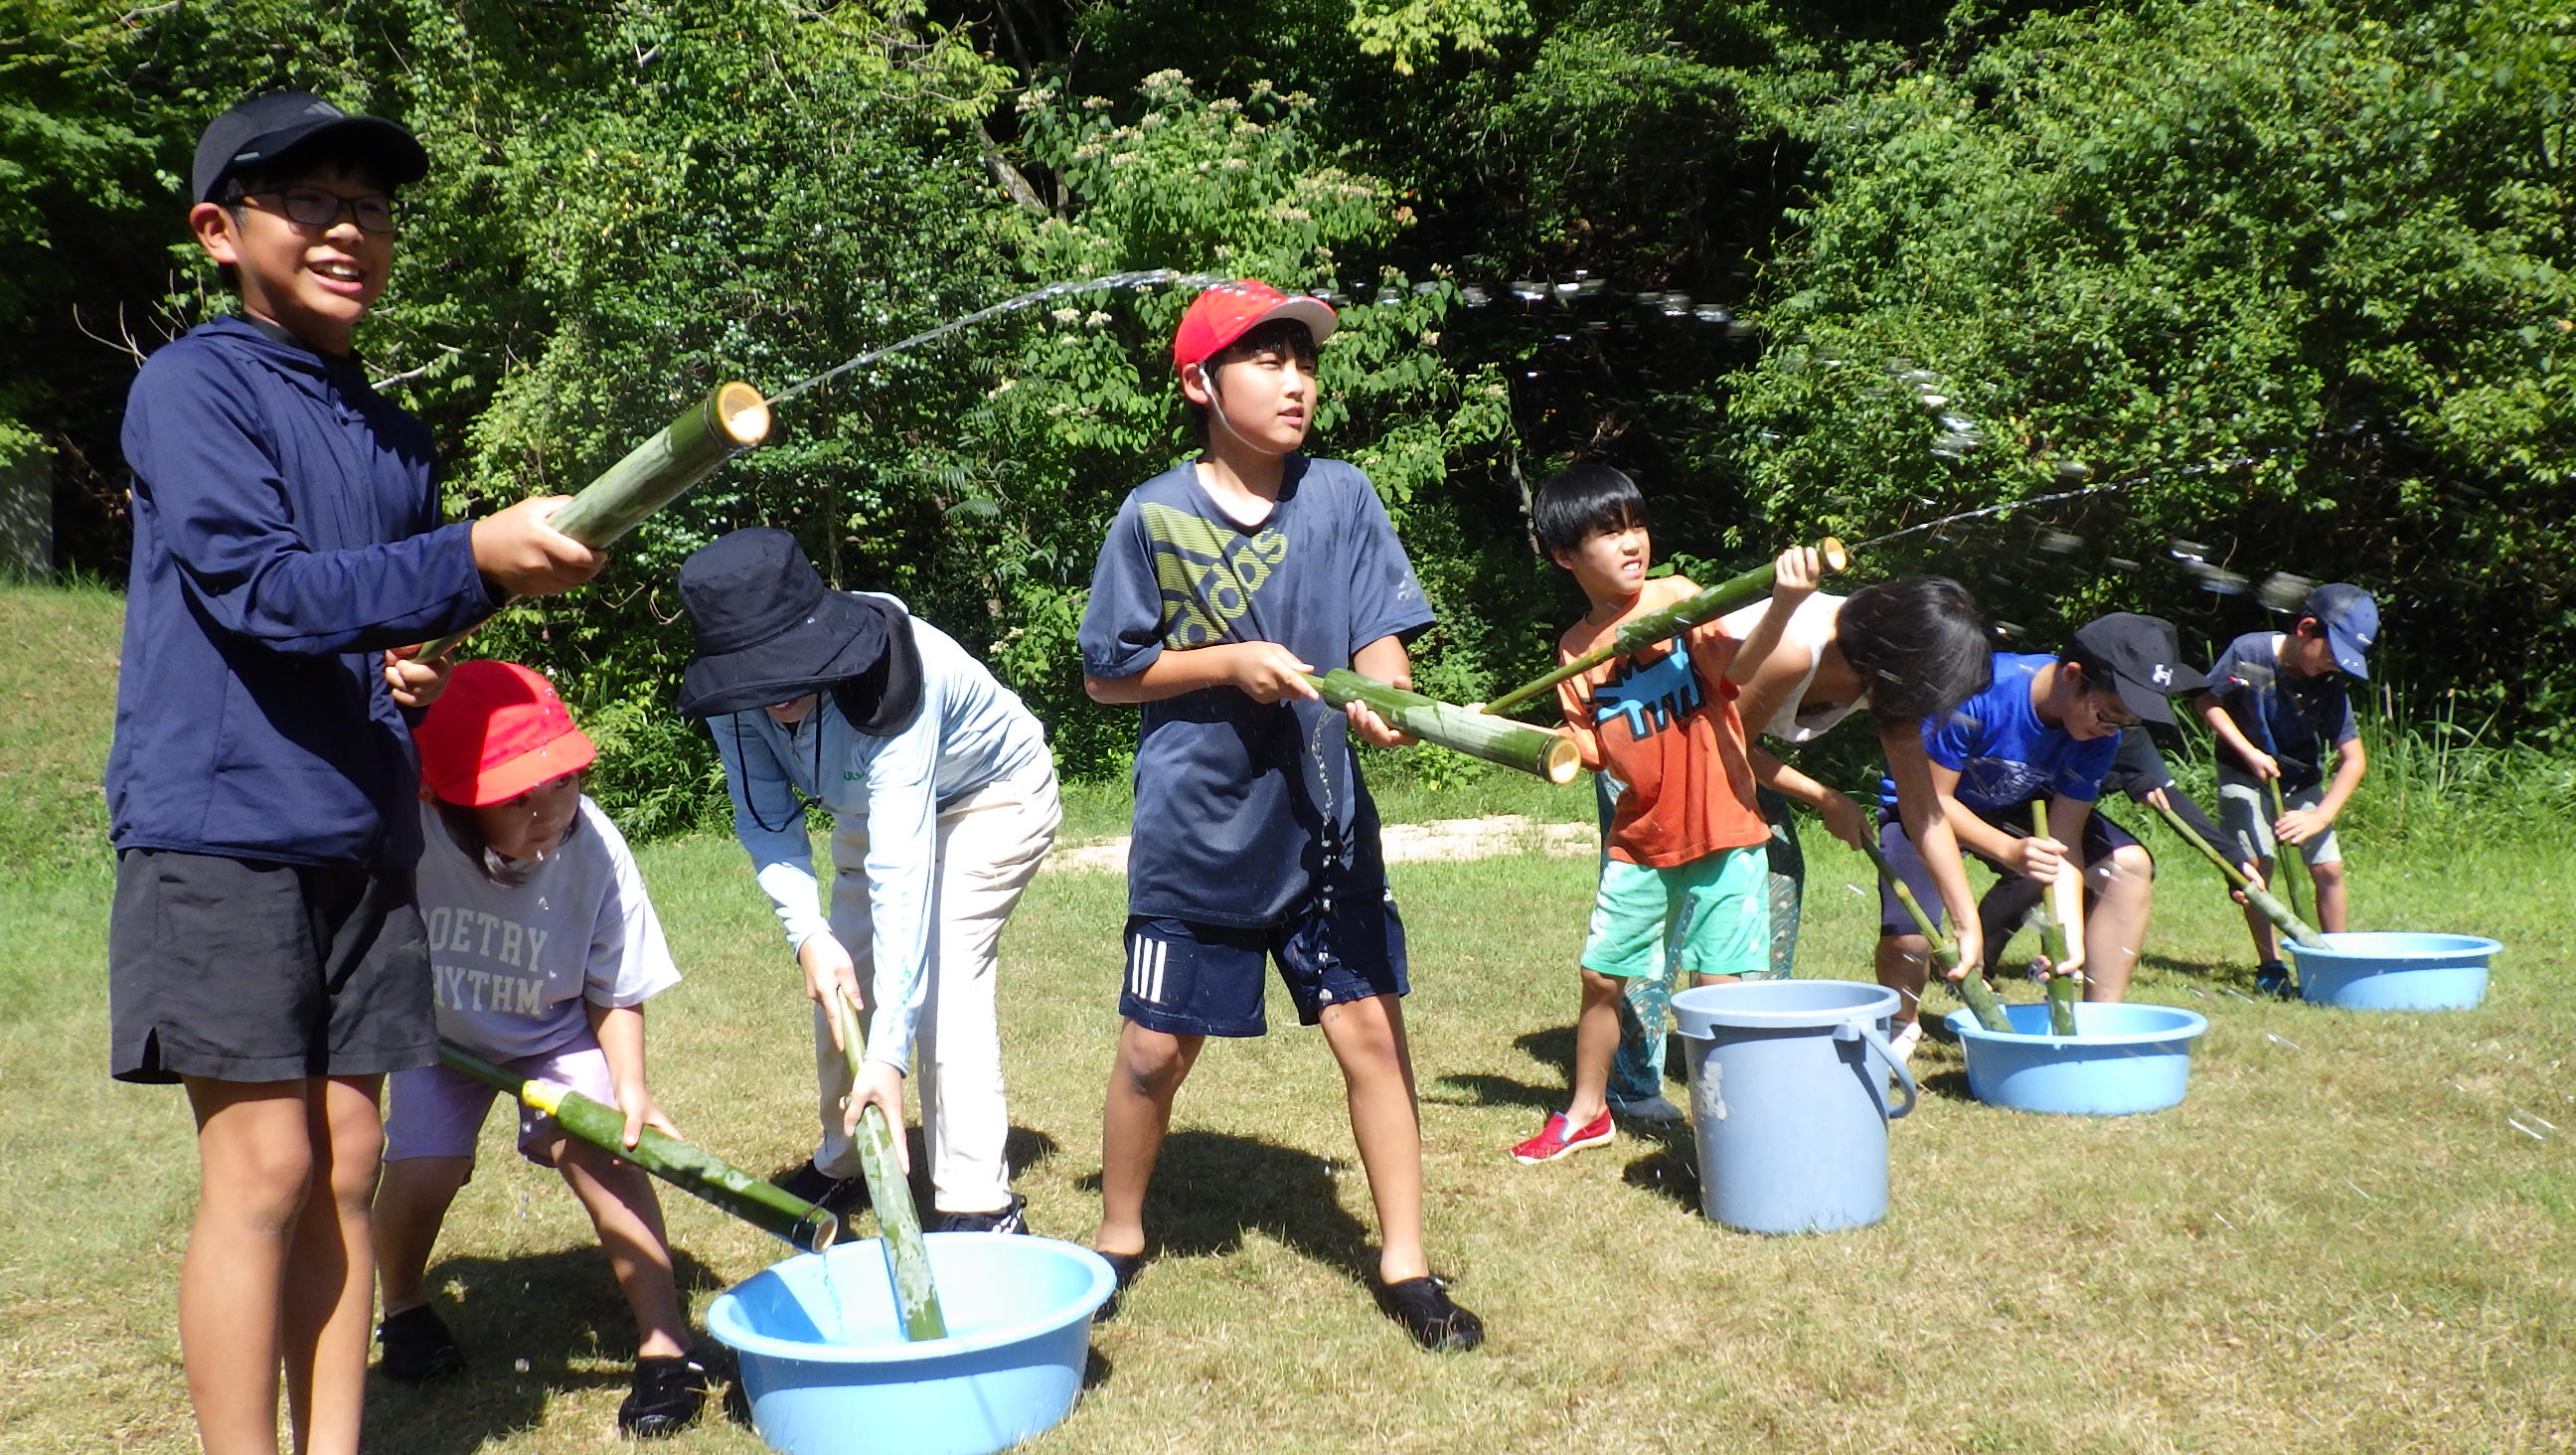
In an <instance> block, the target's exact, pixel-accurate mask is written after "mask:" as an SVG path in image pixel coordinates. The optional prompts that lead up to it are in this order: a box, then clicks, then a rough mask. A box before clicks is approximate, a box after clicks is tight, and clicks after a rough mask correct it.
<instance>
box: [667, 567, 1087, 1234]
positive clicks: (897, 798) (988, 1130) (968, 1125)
mask: <svg viewBox="0 0 2576 1455" xmlns="http://www.w3.org/2000/svg"><path fill="white" fill-rule="evenodd" d="M680 604H681V606H682V607H683V608H685V609H686V610H687V612H688V614H689V625H690V627H691V629H692V630H693V631H694V632H695V633H696V635H697V644H698V654H697V656H696V657H695V658H693V659H692V660H691V661H690V662H689V665H688V667H687V668H686V669H685V670H684V671H683V673H682V674H681V678H680V711H681V712H683V713H686V714H687V715H689V716H691V717H697V718H704V719H706V720H707V730H708V731H709V732H710V733H712V734H713V735H714V737H715V742H716V754H717V756H718V757H720V758H722V759H723V760H724V770H725V787H726V789H727V791H728V792H729V793H731V795H732V797H733V828H734V836H735V837H736V838H738V839H740V840H741V841H742V846H743V848H744V850H745V851H746V852H748V853H749V854H750V855H751V862H752V867H753V870H754V873H755V877H757V878H758V880H759V881H760V887H761V888H762V889H764V890H766V891H768V893H769V899H770V903H771V904H772V905H773V906H774V907H775V908H776V909H777V911H778V918H779V922H780V923H781V924H782V925H784V926H785V927H786V931H787V945H788V948H789V949H790V950H791V951H792V952H793V953H794V954H795V956H796V963H797V965H798V967H799V968H801V969H802V970H803V971H804V972H805V994H806V996H807V998H808V999H810V1000H812V1001H813V1002H814V1076H815V1080H816V1081H817V1082H818V1083H819V1084H820V1108H819V1109H820V1112H821V1116H822V1123H823V1135H822V1141H821V1143H820V1144H819V1145H818V1146H817V1147H816V1148H815V1151H814V1155H813V1157H812V1158H811V1159H810V1160H809V1161H807V1162H806V1164H805V1165H804V1166H803V1167H801V1168H798V1169H797V1171H796V1172H795V1173H794V1174H792V1175H791V1176H790V1178H789V1180H788V1183H787V1186H788V1189H789V1190H790V1191H792V1192H794V1193H796V1194H797V1195H798V1196H800V1197H803V1198H806V1199H808V1200H809V1201H813V1202H818V1203H822V1204H824V1205H826V1206H828V1207H831V1208H832V1209H833V1210H834V1211H843V1210H845V1208H846V1206H847V1204H849V1203H850V1202H852V1201H853V1200H855V1198H856V1197H857V1196H858V1195H859V1193H860V1191H861V1189H860V1188H859V1186H858V1185H857V1184H856V1182H855V1181H854V1179H855V1178H856V1177H857V1175H858V1172H859V1154H858V1148H857V1146H856V1145H855V1144H854V1143H853V1142H852V1140H851V1136H852V1134H853V1133H854V1132H855V1131H856V1130H857V1128H858V1124H859V1113H860V1111H861V1110H862V1109H863V1108H864V1107H866V1106H867V1105H868V1104H869V1103H871V1102H873V1103H875V1104H877V1105H879V1106H882V1107H883V1108H885V1113H886V1117H887V1119H888V1121H889V1122H891V1123H892V1124H893V1125H894V1126H895V1127H896V1128H898V1129H899V1128H901V1127H902V1126H903V1082H904V1076H905V1074H906V1070H907V1068H908V1067H910V1066H912V1064H913V1063H914V1061H915V1059H916V1058H915V1057H914V1054H913V1051H914V1046H915V1044H916V1041H917V1042H918V1045H919V1048H920V1055H919V1057H918V1060H919V1062H920V1063H921V1066H922V1068H923V1069H924V1072H925V1074H924V1075H923V1077H922V1079H921V1131H922V1144H923V1146H924V1148H925V1149H926V1150H927V1151H928V1153H929V1155H930V1183H931V1190H932V1206H933V1208H934V1209H935V1210H936V1212H937V1214H938V1216H937V1217H936V1218H935V1219H934V1220H933V1221H932V1222H931V1224H930V1227H931V1231H933V1232H991V1233H1025V1232H1027V1231H1028V1225H1027V1222H1026V1220H1025V1219H1024V1218H1023V1217H1022V1214H1021V1209H1022V1208H1023V1207H1024V1206H1025V1205H1026V1199H1024V1198H1022V1197H1020V1196H1019V1195H1018V1194H1016V1193H1014V1192H1012V1191H1011V1176H1010V1166H1009V1164H1008V1163H1006V1162H1005V1161H1004V1160H1003V1156H1002V1144H1003V1139H1004V1138H1005V1137H1006V1136H1007V1135H1008V1134H1009V1132H1010V1127H1011V1123H1010V1115H1009V1111H1008V1108H1007V1106H1006V1104H1005V1102H1004V1098H1003V1089H1002V1039H1001V1030H1000V1027H999V1024H998V1023H997V1022H996V1020H995V1016H994V1008H993V991H994V977H995V971H996V967H997V960H998V952H999V946H1000V942H1001V935H1002V926H1003V924H1004V923H1005V922H1007V921H1008V920H1009V919H1010V917H1011V910H1012V908H1013V907H1014V906H1016V905H1017V904H1018V903H1019V900H1020V892H1021V891H1022V890H1024V889H1026V888H1028V884H1029V880H1030V879H1031V878H1033V877H1035V875H1036V874H1037V871H1038V864H1039V863H1040V861H1042V860H1044V859H1045V858H1046V854H1047V850H1048V848H1050V847H1051V846H1052V845H1053V844H1054V843H1055V827H1056V824H1057V822H1058V821H1059V820H1060V819H1061V818H1062V817H1063V813H1062V810H1061V808H1060V807H1059V804H1058V800H1057V795H1056V779H1055V758H1054V756H1053V755H1052V754H1050V753H1049V752H1048V751H1047V745H1046V729H1045V728H1043V727H1041V726H1039V724H1038V720H1037V719H1036V718H1035V717H1032V716H1030V715H1029V710H1028V709H1027V708H1025V707H1023V706H1021V705H1020V699H1019V697H1018V696H1017V695H1016V694H1014V693H1013V692H1012V691H1011V690H1010V689H1009V688H1007V687H1005V686H1003V685H1002V684H1001V683H1000V682H998V681H996V680H995V679H994V677H993V674H992V673H991V672H989V671H987V670H986V669H985V667H984V665H983V664H982V663H980V662H978V661H976V660H975V659H974V658H972V657H970V656H968V655H967V654H966V649H965V648H963V647H961V646H959V645H958V644H957V643H956V641H955V640H954V639H953V638H951V637H950V636H949V635H948V634H947V633H945V632H943V631H941V630H939V628H937V627H935V626H932V625H931V624H930V623H928V622H926V621H923V620H921V619H920V618H918V617H916V616H913V615H912V614H911V613H910V612H908V611H906V610H905V609H904V605H903V603H902V602H900V601H898V600H896V599H895V598H893V597H891V596H885V595H880V594H877V593H874V592H864V593H862V592H846V591H833V590H829V589H827V588H826V587H825V586H824V584H823V578H822V577H821V576H820V575H818V574H816V572H815V570H814V566H813V563H812V562H810V561H808V560H807V559H806V557H805V552H804V551H803V549H801V548H800V547H799V546H798V545H797V544H796V538H795V537H794V536H791V535H789V534H788V533H787V532H785V531H783V530H771V529H768V528H765V527H755V528H753V529H749V530H738V531H735V532H733V533H732V534H730V535H726V536H722V537H719V538H718V539H716V540H715V541H714V542H712V543H711V544H709V545H707V546H704V547H702V548H700V549H699V550H698V551H697V552H696V553H695V554H694V555H691V556H690V557H689V559H688V560H687V561H686V562H685V563H683V564H682V565H681V567H680ZM809 799H810V800H812V801H813V802H816V803H820V804H821V805H822V806H823V807H825V808H827V809H829V810H831V813H832V865H833V870H834V873H833V876H832V889H831V895H830V899H829V902H828V904H827V903H826V902H825V901H824V899H823V897H822V894H821V886H820V884H819V883H818V881H817V880H816V878H815V874H814V859H813V846H812V842H811V841H810V840H809V839H808V838H807V837H806V833H805V805H806V801H807V800H809ZM833 996H838V997H840V998H841V999H843V1000H845V1001H847V1002H849V1003H850V1004H851V1005H854V1006H857V1007H859V1009H860V1011H861V1012H862V1013H863V1014H865V1015H866V1016H867V1063H866V1072H865V1074H864V1075H863V1076H862V1077H861V1078H859V1079H858V1080H857V1082H856V1083H855V1084H854V1083H853V1081H852V1078H851V1075H850V1069H849V1063H848V1061H847V1059H846V1058H845V1057H844V1056H843V1054H842V1050H841V1032H840V1027H839V1024H838V1022H837V1019H836V1018H835V1017H834V1016H832V1015H831V1014H829V1013H828V1012H827V1010H826V1007H828V1006H829V1005H831V1003H832V1001H831V997H833ZM896 1146H897V1148H898V1150H899V1151H900V1150H901V1149H902V1147H903V1142H902V1140H901V1138H900V1136H899V1135H898V1137H897V1140H896Z"/></svg>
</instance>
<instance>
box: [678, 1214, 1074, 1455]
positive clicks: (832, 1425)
mask: <svg viewBox="0 0 2576 1455" xmlns="http://www.w3.org/2000/svg"><path fill="white" fill-rule="evenodd" d="M925 1241H926V1243H927V1244H928V1247H929V1249H930V1271H931V1276H932V1278H933V1279H934V1280H935V1281H936V1282H937V1284H938V1287H939V1302H940V1307H941V1312H942V1313H944V1314H945V1315H946V1316H947V1320H948V1328H949V1335H948V1337H947V1338H944V1339H927V1340H923V1341H922V1342H920V1343H912V1342H910V1341H907V1340H906V1339H905V1338H904V1336H903V1321H902V1318H901V1316H900V1314H899V1313H898V1311H897V1309H896V1305H895V1299H894V1285H893V1281H892V1280H891V1279H890V1278H888V1277H887V1273H886V1260H885V1254H884V1252H883V1250H882V1249H881V1247H880V1246H879V1244H878V1242H877V1240H876V1239H874V1238H870V1239H868V1240H866V1241H864V1242H857V1243H843V1244H840V1245H838V1246H836V1247H834V1248H832V1249H831V1250H830V1251H829V1252H825V1253H808V1254H805V1255H803V1256H802V1257H797V1258H790V1259H788V1260H787V1261H786V1262H784V1263H781V1264H778V1265H777V1266H775V1267H772V1268H770V1269H768V1270H766V1271H764V1272H761V1273H759V1274H756V1275H754V1276H753V1277H751V1278H748V1279H745V1280H744V1281H742V1282H741V1283H739V1284H736V1285H735V1286H733V1287H732V1288H729V1289H726V1290H725V1291H724V1292H723V1293H720V1294H718V1295H716V1299H715V1303H714V1304H713V1305H712V1306H711V1307H710V1308H709V1309H708V1310H707V1331H708V1332H709V1333H711V1334H713V1335H715V1336H716V1337H717V1338H718V1339H720V1340H722V1341H723V1342H724V1343H726V1344H727V1345H729V1346H731V1347H732V1348H733V1350H734V1351H735V1353H736V1354H737V1355H738V1356H739V1362H740V1363H741V1366H742V1383H743V1391H744V1393H745V1394H746V1395H748V1396H749V1398H750V1401H751V1422H752V1426H753V1428H755V1429H757V1430H758V1431H759V1432H760V1438H762V1439H763V1440H766V1441H768V1442H769V1444H770V1446H771V1448H773V1449H777V1450H781V1451H784V1452H786V1455H859V1452H864V1451H888V1452H894V1451H900V1452H903V1455H990V1452H992V1451H995V1450H1001V1449H1006V1448H1008V1447H1009V1446H1012V1445H1015V1444H1017V1443H1019V1442H1020V1441H1022V1440H1025V1439H1027V1438H1029V1437H1030V1436H1032V1435H1035V1434H1037V1433H1038V1432H1039V1431H1041V1430H1046V1429H1051V1428H1053V1427H1054V1426H1055V1425H1056V1424H1057V1423H1058V1422H1059V1421H1061V1420H1062V1419H1063V1418H1064V1417H1065V1415H1066V1414H1067V1413H1068V1412H1070V1411H1071V1410H1072V1409H1073V1401H1074V1396H1075V1395H1077V1394H1079V1393H1081V1391H1082V1374H1083V1365H1084V1364H1085V1363H1086V1362H1087V1358H1088V1355H1089V1352H1090V1348H1091V1314H1092V1310H1094V1309H1096V1308H1098V1307H1100V1305H1101V1302H1102V1301H1103V1300H1105V1299H1107V1298H1108V1297H1109V1294H1110V1291H1111V1290H1112V1289H1113V1288H1114V1287H1115V1286H1116V1282H1117V1280H1116V1279H1115V1277H1114V1276H1113V1275H1112V1274H1111V1273H1110V1271H1109V1264H1108V1263H1107V1262H1106V1261H1104V1260H1103V1259H1102V1258H1101V1256H1100V1255H1099V1254H1097V1253H1094V1252H1092V1251H1091V1250H1090V1249H1088V1248H1085V1247H1081V1246H1079V1245H1076V1244H1073V1243H1064V1242H1058V1241H1056V1240H1055V1239H1053V1238H1032V1237H1021V1236H1012V1235H1007V1234H1002V1233H932V1234H929V1235H928V1236H927V1238H926V1239H925ZM827 1267H828V1270H829V1277H828V1279H827V1277H826V1269H827Z"/></svg>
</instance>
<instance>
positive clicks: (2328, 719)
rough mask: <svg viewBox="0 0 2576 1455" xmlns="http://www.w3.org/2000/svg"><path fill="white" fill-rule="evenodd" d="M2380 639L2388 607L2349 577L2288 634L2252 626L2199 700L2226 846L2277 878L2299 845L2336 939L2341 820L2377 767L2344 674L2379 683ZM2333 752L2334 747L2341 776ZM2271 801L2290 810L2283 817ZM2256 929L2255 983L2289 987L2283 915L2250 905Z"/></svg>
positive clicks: (2327, 589)
mask: <svg viewBox="0 0 2576 1455" xmlns="http://www.w3.org/2000/svg"><path fill="white" fill-rule="evenodd" d="M2378 635H2379V603H2378V602H2376V601H2373V600H2372V599H2371V596H2370V593H2369V592H2367V591H2364V590H2362V589H2361V588H2360V587H2358V586H2350V585H2346V584H2344V583H2342V582H2334V583H2330V584H2328V585H2324V586H2319V587H2317V588H2316V589H2315V590H2313V591H2310V592H2309V593H2308V595H2307V599H2306V600H2305V601H2304V602H2303V603H2301V607H2300V615H2299V620H2298V623H2297V625H2295V626H2293V627H2292V628H2291V629H2290V630H2289V631H2287V632H2248V633H2246V634H2245V635H2244V636H2241V637H2238V638H2237V639H2236V640H2234V641H2232V642H2229V643H2228V644H2227V649H2226V650H2225V651H2223V652H2221V653H2219V654H2218V660H2217V661H2216V662H2214V663H2212V664H2211V666H2210V669H2209V684H2208V689H2207V690H2206V691H2204V692H2202V693H2201V694H2200V696H2199V697H2197V698H2195V699H2193V701H2192V707H2193V709H2194V710H2195V711H2197V712H2198V713H2199V714H2200V715H2201V718H2202V720H2203V721H2205V722H2207V723H2208V724H2209V727H2210V731H2211V732H2213V733H2215V734H2216V735H2217V738H2218V744H2217V751H2218V816H2219V819H2220V821H2221V823H2222V825H2223V826H2224V827H2225V829H2226V831H2227V837H2226V841H2225V847H2232V848H2234V849H2235V850H2236V851H2237V852H2238V853H2239V854H2243V855H2245V856H2247V857H2249V858H2253V859H2256V860H2258V861H2260V863H2261V865H2262V868H2263V871H2264V873H2265V874H2266V875H2268V874H2269V873H2270V872H2271V870H2272V861H2273V858H2274V853H2275V845H2276V844H2290V845H2294V846H2296V847H2297V848H2298V850H2299V852H2300V853H2301V854H2302V855H2303V856H2304V857H2305V858H2306V860H2307V865H2308V873H2309V875H2310V876H2311V877H2312V878H2313V879H2314V880H2315V883H2316V888H2317V928H2319V929H2321V930H2324V931H2325V932H2326V933H2328V934H2334V933H2336V932H2338V931H2340V930H2342V929H2343V928H2344V927H2345V926H2346V924H2347V923H2348V916H2349V914H2350V904H2349V900H2348V898H2347V896H2346V894H2345V890H2344V874H2343V845H2342V844H2341V843H2340V842H2339V841H2338V840H2337V839H2336V837H2335V831H2334V821H2335V817H2336V815H2338V814H2340V813H2342V812H2343V806H2344V804H2345V803H2347V802H2348V801H2350V800H2351V798H2352V794H2353V790H2355V789H2357V788H2359V787H2360V786H2361V778H2362V774H2363V773H2364V772H2366V771H2368V768H2369V759H2368V756H2367V755H2366V754H2364V753H2363V752H2362V748H2361V730H2360V727H2359V726H2358V724H2356V723H2355V722H2354V720H2353V713H2352V699H2351V697H2350V695H2349V694H2348V693H2346V692H2345V690H2344V679H2345V678H2347V677H2349V678H2351V679H2352V680H2354V681H2356V682H2359V681H2367V680H2368V679H2369V677H2370V655H2369V654H2370V647H2371V643H2372V642H2373V641H2374V640H2375V639H2376V638H2377V637H2378ZM2327 747H2331V748H2332V749H2333V750H2334V759H2335V772H2334V778H2333V780H2332V781H2331V782H2329V781H2327V780H2326V778H2325V769H2324V758H2325V753H2324V751H2323V749H2325V748H2327ZM2267 795H2269V796H2270V798H2271V802H2267V801H2266V799H2267ZM2272 802H2281V803H2283V804H2284V805H2285V806H2284V808H2283V810H2282V811H2281V812H2280V813H2278V814H2275V813H2273V812H2272V811H2271V808H2272ZM2245 927H2246V929H2247V930H2248V931H2250V932H2251V933H2252V934H2253V936H2254V959H2255V962H2256V963H2255V973H2254V983H2255V984H2256V985H2257V986H2259V987H2261V988H2262V989H2264V990H2266V991H2269V992H2271V993H2273V994H2276V995H2277V994H2282V993H2285V992H2287V991H2288V989H2289V987H2290V977H2289V970H2288V968H2287V967H2286V966H2284V965H2283V964H2282V963H2281V959H2280V953H2279V950H2278V947H2277V946H2276V945H2275V943H2274V940H2273V936H2272V922H2271V921H2270V920H2269V919H2266V918H2264V917H2263V915H2262V914H2261V913H2259V912H2258V911H2256V910H2254V909H2253V908H2251V907H2248V908H2247V910H2246V911H2245Z"/></svg>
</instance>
